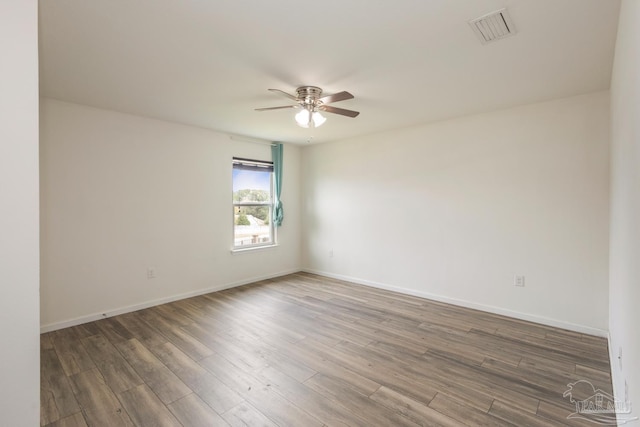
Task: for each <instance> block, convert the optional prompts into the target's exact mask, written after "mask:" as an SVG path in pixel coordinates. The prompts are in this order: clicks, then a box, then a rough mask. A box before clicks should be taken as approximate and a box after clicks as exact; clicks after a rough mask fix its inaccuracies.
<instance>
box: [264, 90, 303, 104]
mask: <svg viewBox="0 0 640 427" xmlns="http://www.w3.org/2000/svg"><path fill="white" fill-rule="evenodd" d="M268 90H269V91H271V92H273V93H277V94H280V95H283V96H286V97H287V98H289V99H293V100H294V101H296V102H297V101H298V98H296V97H295V96H293V95H291V94H288V93H287V92H284V91H282V90H280V89H268Z"/></svg>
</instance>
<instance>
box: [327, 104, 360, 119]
mask: <svg viewBox="0 0 640 427" xmlns="http://www.w3.org/2000/svg"><path fill="white" fill-rule="evenodd" d="M319 109H320V110H322V111H326V112H327V113H334V114H340V115H342V116H347V117H357V116H358V114H360V112H359V111H353V110H345V109H344V108H336V107H332V106H330V105H323V106H321V107H320V108H319Z"/></svg>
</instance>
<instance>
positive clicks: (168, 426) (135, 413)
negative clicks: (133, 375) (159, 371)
mask: <svg viewBox="0 0 640 427" xmlns="http://www.w3.org/2000/svg"><path fill="white" fill-rule="evenodd" d="M119 396H120V402H122V406H124V408H125V409H126V410H127V413H128V414H129V416H130V417H131V419H132V420H133V422H134V423H135V424H136V425H138V426H154V427H182V424H181V423H180V421H178V420H177V419H176V417H174V416H173V414H172V413H171V412H170V411H169V410H168V409H167V407H166V406H165V405H164V404H163V403H162V402H161V401H160V399H158V397H157V396H156V395H155V393H154V392H153V391H151V389H150V388H149V386H147V385H146V384H140V385H139V386H136V387H134V388H132V389H131V390H127V391H124V392H122V393H120V395H119Z"/></svg>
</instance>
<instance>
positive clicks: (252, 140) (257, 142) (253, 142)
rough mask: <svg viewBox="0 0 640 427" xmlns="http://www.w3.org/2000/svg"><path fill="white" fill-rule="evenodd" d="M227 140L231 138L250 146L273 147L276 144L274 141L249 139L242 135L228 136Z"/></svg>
mask: <svg viewBox="0 0 640 427" xmlns="http://www.w3.org/2000/svg"><path fill="white" fill-rule="evenodd" d="M229 138H231V139H232V140H234V141H242V142H251V143H252V144H260V145H271V146H275V145H276V144H277V143H276V142H274V141H267V140H266V139H258V138H250V137H248V136H242V135H229Z"/></svg>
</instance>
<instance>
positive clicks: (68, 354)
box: [51, 328, 96, 375]
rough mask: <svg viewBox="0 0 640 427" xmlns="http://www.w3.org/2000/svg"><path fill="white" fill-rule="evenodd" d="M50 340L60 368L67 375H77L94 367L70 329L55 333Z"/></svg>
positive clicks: (78, 339)
mask: <svg viewBox="0 0 640 427" xmlns="http://www.w3.org/2000/svg"><path fill="white" fill-rule="evenodd" d="M51 340H52V343H53V348H54V349H55V351H56V354H57V355H58V359H60V363H61V364H62V368H63V369H64V372H65V373H66V374H67V375H73V374H77V373H79V372H83V371H87V370H90V369H93V368H95V367H96V365H95V364H94V363H93V360H92V359H91V357H89V354H87V351H86V350H85V348H84V346H83V345H82V343H81V342H80V338H79V337H78V336H77V335H76V333H75V331H74V330H73V329H72V328H67V329H61V330H58V331H55V332H54V333H53V334H52V336H51Z"/></svg>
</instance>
